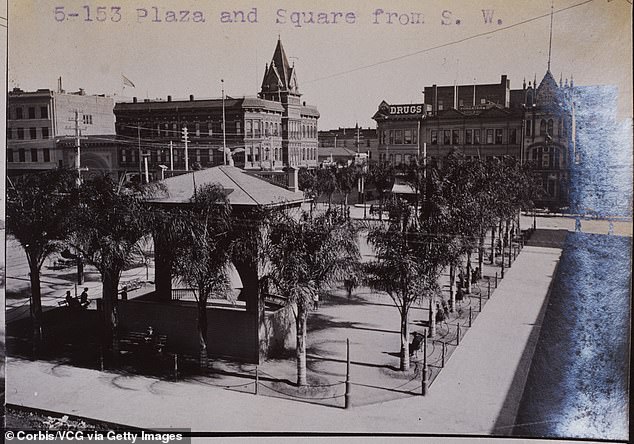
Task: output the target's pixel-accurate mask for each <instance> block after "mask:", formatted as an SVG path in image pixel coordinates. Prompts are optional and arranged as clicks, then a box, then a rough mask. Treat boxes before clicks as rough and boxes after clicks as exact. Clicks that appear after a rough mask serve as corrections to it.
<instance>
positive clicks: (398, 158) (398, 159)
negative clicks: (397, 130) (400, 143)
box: [396, 154, 402, 165]
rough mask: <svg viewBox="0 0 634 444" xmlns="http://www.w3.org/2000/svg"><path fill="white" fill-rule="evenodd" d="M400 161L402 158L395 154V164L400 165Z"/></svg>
mask: <svg viewBox="0 0 634 444" xmlns="http://www.w3.org/2000/svg"><path fill="white" fill-rule="evenodd" d="M401 159H402V156H401V155H400V154H397V155H396V164H397V165H400V164H401V161H402V160H401Z"/></svg>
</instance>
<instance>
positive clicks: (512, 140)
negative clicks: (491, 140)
mask: <svg viewBox="0 0 634 444" xmlns="http://www.w3.org/2000/svg"><path fill="white" fill-rule="evenodd" d="M509 143H517V128H511V129H510V130H509Z"/></svg>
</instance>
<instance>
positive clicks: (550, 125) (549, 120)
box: [548, 119, 554, 136]
mask: <svg viewBox="0 0 634 444" xmlns="http://www.w3.org/2000/svg"><path fill="white" fill-rule="evenodd" d="M548 135H550V136H553V135H554V134H553V119H548Z"/></svg>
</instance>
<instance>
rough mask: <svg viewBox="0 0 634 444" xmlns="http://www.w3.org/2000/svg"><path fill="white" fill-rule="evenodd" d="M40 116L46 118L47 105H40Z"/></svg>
mask: <svg viewBox="0 0 634 444" xmlns="http://www.w3.org/2000/svg"><path fill="white" fill-rule="evenodd" d="M40 117H41V118H42V119H48V107H47V106H41V107H40Z"/></svg>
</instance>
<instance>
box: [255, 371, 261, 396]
mask: <svg viewBox="0 0 634 444" xmlns="http://www.w3.org/2000/svg"><path fill="white" fill-rule="evenodd" d="M259 385H260V374H259V372H258V366H257V365H256V366H255V394H256V395H257V394H258V386H259Z"/></svg>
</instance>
